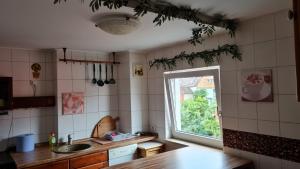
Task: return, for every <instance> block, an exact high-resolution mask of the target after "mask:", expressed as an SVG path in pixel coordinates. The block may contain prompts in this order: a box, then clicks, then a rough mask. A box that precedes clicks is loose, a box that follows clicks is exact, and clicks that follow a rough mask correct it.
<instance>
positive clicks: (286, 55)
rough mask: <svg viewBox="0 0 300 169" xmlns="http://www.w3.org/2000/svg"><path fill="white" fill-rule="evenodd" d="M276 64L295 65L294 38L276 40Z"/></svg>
mask: <svg viewBox="0 0 300 169" xmlns="http://www.w3.org/2000/svg"><path fill="white" fill-rule="evenodd" d="M276 52H277V64H278V66H290V65H295V64H296V61H295V42H294V38H293V37H290V38H286V39H279V40H276Z"/></svg>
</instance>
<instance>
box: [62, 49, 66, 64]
mask: <svg viewBox="0 0 300 169" xmlns="http://www.w3.org/2000/svg"><path fill="white" fill-rule="evenodd" d="M63 51H64V61H65V62H66V64H67V59H66V52H67V48H63Z"/></svg>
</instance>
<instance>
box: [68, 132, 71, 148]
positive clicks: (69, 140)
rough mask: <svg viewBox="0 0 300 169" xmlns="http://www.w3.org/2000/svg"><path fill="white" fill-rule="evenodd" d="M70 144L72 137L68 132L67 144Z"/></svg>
mask: <svg viewBox="0 0 300 169" xmlns="http://www.w3.org/2000/svg"><path fill="white" fill-rule="evenodd" d="M71 144H72V137H71V134H68V145H71Z"/></svg>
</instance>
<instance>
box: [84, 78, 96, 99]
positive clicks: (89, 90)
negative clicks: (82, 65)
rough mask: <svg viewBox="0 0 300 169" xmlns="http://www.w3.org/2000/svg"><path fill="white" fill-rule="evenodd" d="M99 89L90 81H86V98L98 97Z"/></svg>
mask: <svg viewBox="0 0 300 169" xmlns="http://www.w3.org/2000/svg"><path fill="white" fill-rule="evenodd" d="M98 93H99V87H98V86H97V85H95V84H92V83H91V81H90V80H86V81H85V95H86V96H98Z"/></svg>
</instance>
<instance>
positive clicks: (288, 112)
mask: <svg viewBox="0 0 300 169" xmlns="http://www.w3.org/2000/svg"><path fill="white" fill-rule="evenodd" d="M279 112H280V121H281V122H294V123H300V113H299V112H300V103H299V102H297V97H296V95H279Z"/></svg>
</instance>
